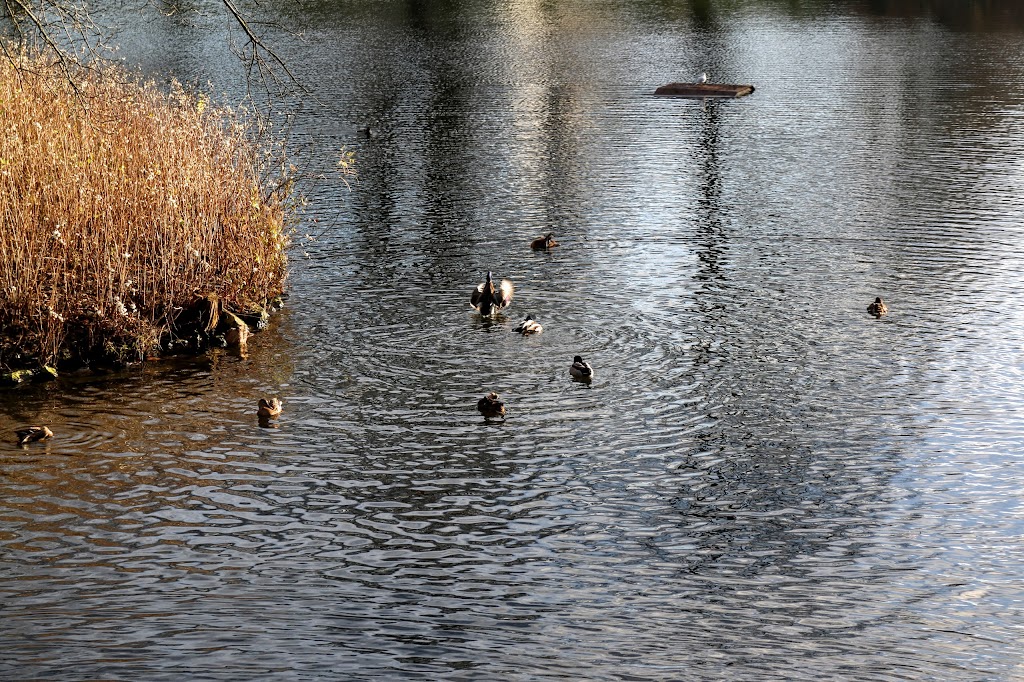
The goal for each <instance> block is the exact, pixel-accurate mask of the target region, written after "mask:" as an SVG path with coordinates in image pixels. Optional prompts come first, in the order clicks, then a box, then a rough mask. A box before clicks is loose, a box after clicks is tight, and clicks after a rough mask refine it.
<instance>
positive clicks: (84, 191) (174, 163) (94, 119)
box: [0, 54, 290, 369]
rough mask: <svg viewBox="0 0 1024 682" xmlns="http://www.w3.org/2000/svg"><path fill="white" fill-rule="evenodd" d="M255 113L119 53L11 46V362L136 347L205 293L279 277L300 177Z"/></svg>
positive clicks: (245, 289) (243, 291)
mask: <svg viewBox="0 0 1024 682" xmlns="http://www.w3.org/2000/svg"><path fill="white" fill-rule="evenodd" d="M255 120H256V119H254V118H251V117H246V116H245V115H244V114H243V113H241V112H238V111H232V110H231V109H228V108H220V107H214V106H211V105H210V104H209V103H208V102H207V100H206V99H205V98H203V97H202V96H196V95H193V94H190V93H188V92H186V91H185V90H184V89H182V88H181V87H180V86H177V85H175V86H173V87H171V88H170V91H169V92H165V91H161V90H160V89H159V88H157V87H156V86H155V85H154V84H152V83H141V82H138V81H135V80H132V79H130V78H128V77H127V76H126V74H125V73H124V72H123V71H122V70H120V69H117V68H114V67H102V68H99V69H90V70H84V69H83V70H81V71H80V72H78V73H76V74H75V75H74V82H73V84H72V82H71V81H69V80H68V79H67V77H66V76H65V75H64V73H63V72H61V71H60V70H59V69H57V68H56V67H55V66H53V65H52V64H49V63H47V62H46V61H45V60H44V59H43V58H41V57H39V56H38V55H29V54H24V55H22V57H21V61H20V63H18V65H17V66H15V65H14V64H12V63H10V62H8V61H6V60H0V128H2V131H3V133H2V135H0V366H2V367H4V368H7V369H10V368H14V367H24V366H26V365H33V364H34V365H36V366H38V365H40V364H54V363H58V362H64V363H74V362H85V363H89V362H103V361H113V362H126V361H129V362H130V361H133V360H139V359H142V358H143V357H144V356H145V355H146V354H148V353H151V352H153V351H155V350H157V348H158V344H159V342H160V339H161V338H162V337H164V336H165V335H167V334H168V332H170V331H171V330H172V329H173V327H174V318H175V316H176V315H177V314H178V313H179V311H180V310H181V309H182V308H183V307H186V306H188V304H189V302H190V301H191V300H192V299H193V298H194V297H195V296H197V295H200V294H206V293H215V294H217V295H218V296H219V297H220V300H221V301H222V302H223V303H224V305H225V306H226V307H229V308H232V309H235V310H239V311H245V310H252V309H257V308H260V307H262V306H264V305H265V304H266V303H267V301H268V300H270V299H271V298H272V297H274V296H277V295H279V294H280V293H281V291H282V287H283V284H284V279H285V274H286V258H285V250H286V247H287V242H288V239H287V233H286V229H285V225H284V221H285V218H286V214H287V212H288V202H289V201H290V197H289V196H288V189H287V187H288V184H287V183H279V184H276V185H270V184H268V177H269V175H268V171H270V170H273V169H275V168H276V169H278V170H280V168H281V166H280V165H279V158H278V157H277V156H276V154H275V153H273V152H272V151H271V149H270V148H269V147H267V146H265V145H262V144H260V143H259V142H258V140H259V139H260V134H261V133H262V132H263V131H261V130H260V128H259V126H258V125H257V124H256V123H255Z"/></svg>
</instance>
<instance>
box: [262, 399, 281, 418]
mask: <svg viewBox="0 0 1024 682" xmlns="http://www.w3.org/2000/svg"><path fill="white" fill-rule="evenodd" d="M256 414H257V415H259V417H260V418H261V419H270V418H271V417H276V416H278V415H280V414H281V401H280V400H279V399H277V398H269V399H268V398H260V401H259V403H257V410H256Z"/></svg>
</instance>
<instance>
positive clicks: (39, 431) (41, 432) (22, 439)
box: [14, 426, 53, 445]
mask: <svg viewBox="0 0 1024 682" xmlns="http://www.w3.org/2000/svg"><path fill="white" fill-rule="evenodd" d="M14 434H15V435H16V436H17V437H18V445H28V444H29V443H34V442H36V441H37V440H46V439H47V438H52V437H53V431H51V430H50V427H48V426H28V427H25V428H24V429H18V430H17V431H15V432H14Z"/></svg>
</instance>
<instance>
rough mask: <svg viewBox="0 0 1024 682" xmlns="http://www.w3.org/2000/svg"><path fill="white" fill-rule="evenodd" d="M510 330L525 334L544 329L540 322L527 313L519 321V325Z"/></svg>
mask: <svg viewBox="0 0 1024 682" xmlns="http://www.w3.org/2000/svg"><path fill="white" fill-rule="evenodd" d="M512 331H514V332H516V333H517V334H522V335H523V336H527V335H529V334H540V333H541V332H542V331H544V327H542V326H540V322H538V321H537V320H535V319H533V315H527V316H526V319H525V320H523V321H522V322H520V323H519V326H518V327H516V328H515V329H513V330H512Z"/></svg>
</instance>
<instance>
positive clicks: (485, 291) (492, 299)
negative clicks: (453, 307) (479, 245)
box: [470, 272, 515, 317]
mask: <svg viewBox="0 0 1024 682" xmlns="http://www.w3.org/2000/svg"><path fill="white" fill-rule="evenodd" d="M514 291H515V287H514V286H513V285H512V282H510V281H508V280H507V279H503V280H501V284H500V285H499V286H498V288H497V289H495V288H494V280H492V279H491V273H490V272H488V273H487V281H486V282H481V283H480V284H478V285H477V287H476V289H475V290H474V291H473V297H472V298H471V299H470V302H471V303H472V305H473V307H474V308H476V310H477V312H479V313H480V314H481V315H483V316H484V317H490V316H491V315H495V314H497V313H498V312H499V311H500V310H503V309H504V308H507V307H509V306H510V305H512V294H513V293H514Z"/></svg>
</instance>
